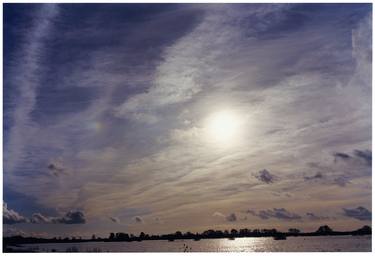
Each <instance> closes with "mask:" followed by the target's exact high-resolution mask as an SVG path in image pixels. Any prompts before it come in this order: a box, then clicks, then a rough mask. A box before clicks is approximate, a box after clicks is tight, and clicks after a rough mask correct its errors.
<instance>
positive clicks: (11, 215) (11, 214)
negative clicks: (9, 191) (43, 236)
mask: <svg viewBox="0 0 375 256" xmlns="http://www.w3.org/2000/svg"><path fill="white" fill-rule="evenodd" d="M27 221H28V220H27V219H26V218H25V217H23V216H22V215H20V214H19V213H18V212H16V211H14V210H12V209H9V208H8V205H7V204H6V203H3V223H4V224H16V223H25V222H27Z"/></svg>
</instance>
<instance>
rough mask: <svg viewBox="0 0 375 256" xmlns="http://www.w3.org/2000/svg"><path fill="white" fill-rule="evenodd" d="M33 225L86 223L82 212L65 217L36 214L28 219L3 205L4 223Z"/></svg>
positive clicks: (70, 212)
mask: <svg viewBox="0 0 375 256" xmlns="http://www.w3.org/2000/svg"><path fill="white" fill-rule="evenodd" d="M26 222H27V223H33V224H46V223H49V224H83V223H86V219H85V215H84V214H83V212H81V211H69V212H67V213H66V214H65V216H63V217H49V216H45V215H43V214H41V213H34V214H33V215H32V216H31V218H26V217H24V216H22V215H20V214H19V213H17V212H16V211H14V210H12V209H9V208H8V206H7V204H6V203H4V204H3V223H4V224H16V223H26Z"/></svg>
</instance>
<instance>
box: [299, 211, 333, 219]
mask: <svg viewBox="0 0 375 256" xmlns="http://www.w3.org/2000/svg"><path fill="white" fill-rule="evenodd" d="M306 216H307V218H308V219H309V220H313V221H315V220H331V219H334V218H332V217H328V216H319V215H316V214H315V213H312V212H307V213H306Z"/></svg>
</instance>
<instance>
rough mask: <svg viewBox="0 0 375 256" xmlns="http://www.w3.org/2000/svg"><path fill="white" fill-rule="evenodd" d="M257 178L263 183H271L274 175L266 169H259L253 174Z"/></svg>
mask: <svg viewBox="0 0 375 256" xmlns="http://www.w3.org/2000/svg"><path fill="white" fill-rule="evenodd" d="M254 176H255V177H256V178H257V179H258V180H260V181H262V182H264V183H267V184H269V183H273V182H274V181H275V179H276V177H275V176H274V175H272V174H271V173H270V172H269V171H268V170H266V169H263V170H261V171H259V173H258V174H256V175H254Z"/></svg>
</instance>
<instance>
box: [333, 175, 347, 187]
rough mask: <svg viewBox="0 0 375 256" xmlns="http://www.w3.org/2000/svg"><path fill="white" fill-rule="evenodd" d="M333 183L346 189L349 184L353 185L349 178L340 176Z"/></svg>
mask: <svg viewBox="0 0 375 256" xmlns="http://www.w3.org/2000/svg"><path fill="white" fill-rule="evenodd" d="M333 183H334V184H336V185H338V186H340V187H345V186H346V185H347V184H349V183H351V182H350V178H349V177H347V176H339V177H337V178H335V179H334V180H333Z"/></svg>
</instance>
